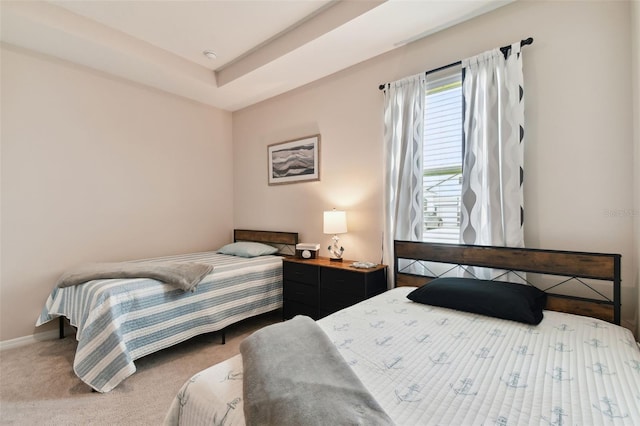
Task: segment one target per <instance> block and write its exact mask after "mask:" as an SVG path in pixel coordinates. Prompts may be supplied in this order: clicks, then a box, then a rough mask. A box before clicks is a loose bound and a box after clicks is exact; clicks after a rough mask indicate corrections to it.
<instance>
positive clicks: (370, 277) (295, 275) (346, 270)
mask: <svg viewBox="0 0 640 426" xmlns="http://www.w3.org/2000/svg"><path fill="white" fill-rule="evenodd" d="M353 262H354V261H353V260H343V261H342V262H332V261H330V260H329V259H328V258H326V257H319V258H317V259H298V258H291V257H287V258H284V259H283V263H282V275H283V316H284V318H285V319H289V318H292V317H294V316H296V315H307V316H309V317H311V318H313V319H319V318H322V317H324V316H327V315H329V314H332V313H334V312H336V311H339V310H340V309H343V308H346V307H348V306H351V305H353V304H356V303H358V302H361V301H363V300H365V299H368V298H370V297H372V296H375V295H377V294H380V293H382V292H384V291H386V290H387V266H386V265H378V266H376V267H374V268H369V269H359V268H354V267H353V266H351V264H352V263H353Z"/></svg>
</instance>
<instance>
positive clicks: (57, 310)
mask: <svg viewBox="0 0 640 426" xmlns="http://www.w3.org/2000/svg"><path fill="white" fill-rule="evenodd" d="M145 262H197V263H205V264H211V265H212V266H213V271H212V272H211V273H210V274H208V275H207V276H205V277H204V278H203V279H202V281H201V282H200V283H199V284H198V286H197V288H196V291H194V292H184V291H182V290H180V289H176V288H175V287H173V286H171V285H169V284H164V283H162V282H159V281H156V280H153V279H147V278H135V279H103V280H93V281H89V282H87V283H84V284H81V285H76V286H71V287H65V288H58V287H56V288H55V289H54V290H53V291H52V292H51V294H50V295H49V297H48V299H47V301H46V304H45V307H44V308H43V310H42V313H41V315H40V317H39V318H38V320H37V322H36V326H38V325H41V324H44V323H46V322H48V321H51V320H53V319H55V318H57V317H60V316H64V317H66V318H68V319H69V322H70V324H71V325H73V326H74V327H76V329H77V331H76V339H77V340H78V347H77V350H76V355H75V358H74V362H73V369H74V371H75V373H76V375H77V376H78V377H79V378H80V379H81V380H82V381H83V382H85V383H86V384H88V385H89V386H91V387H92V388H93V389H95V390H96V391H98V392H108V391H110V390H111V389H113V388H114V387H116V386H117V385H118V384H119V383H120V382H122V381H123V380H124V379H126V378H127V377H128V376H130V375H131V374H133V373H134V372H135V371H136V367H135V364H134V361H135V360H136V359H139V358H141V357H143V356H145V355H148V354H151V353H153V352H156V351H158V350H160V349H164V348H167V347H169V346H172V345H175V344H177V343H180V342H183V341H185V340H187V339H189V338H191V337H194V336H196V335H199V334H202V333H207V332H213V331H218V330H222V329H223V328H224V327H226V326H228V325H231V324H233V323H235V322H238V321H240V320H243V319H245V318H249V317H252V316H255V315H259V314H261V313H265V312H269V311H273V310H275V309H279V308H280V307H281V306H282V258H281V257H280V256H260V257H256V258H242V257H236V256H229V255H224V254H217V253H216V252H203V253H193V254H188V255H179V256H168V257H162V258H156V259H147V260H145Z"/></svg>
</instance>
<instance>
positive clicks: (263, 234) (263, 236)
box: [233, 229, 298, 255]
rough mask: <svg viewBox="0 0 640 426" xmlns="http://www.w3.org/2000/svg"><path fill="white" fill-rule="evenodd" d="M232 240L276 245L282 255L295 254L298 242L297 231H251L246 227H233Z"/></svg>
mask: <svg viewBox="0 0 640 426" xmlns="http://www.w3.org/2000/svg"><path fill="white" fill-rule="evenodd" d="M233 241H234V242H236V241H255V242H258V243H265V244H269V245H272V246H274V247H278V249H279V253H280V254H283V255H295V254H296V248H295V246H296V244H298V233H297V232H278V231H251V230H247V229H234V230H233Z"/></svg>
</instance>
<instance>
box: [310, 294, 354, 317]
mask: <svg viewBox="0 0 640 426" xmlns="http://www.w3.org/2000/svg"><path fill="white" fill-rule="evenodd" d="M362 300H364V296H362V297H360V296H355V295H348V294H340V293H324V292H323V293H321V294H320V307H321V309H320V311H321V314H322V316H326V315H328V314H332V313H334V312H336V311H339V310H340V309H344V308H346V307H349V306H351V305H355V304H356V303H358V302H361V301H362Z"/></svg>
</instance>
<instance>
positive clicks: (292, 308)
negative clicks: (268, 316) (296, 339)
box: [282, 301, 318, 320]
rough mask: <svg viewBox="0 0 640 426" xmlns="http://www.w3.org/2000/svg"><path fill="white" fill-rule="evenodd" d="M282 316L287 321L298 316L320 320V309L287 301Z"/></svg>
mask: <svg viewBox="0 0 640 426" xmlns="http://www.w3.org/2000/svg"><path fill="white" fill-rule="evenodd" d="M282 315H283V317H284V319H285V320H288V319H290V318H293V317H295V316H296V315H306V316H308V317H311V318H313V319H314V320H315V319H318V307H317V306H309V305H305V304H304V303H298V302H291V301H286V302H285V303H284V306H283V308H282Z"/></svg>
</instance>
